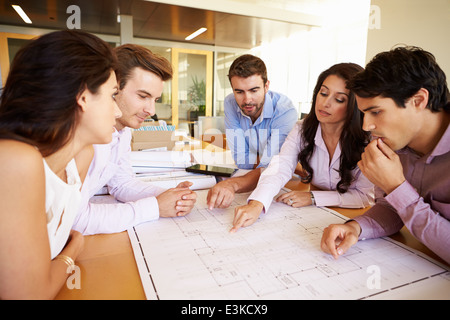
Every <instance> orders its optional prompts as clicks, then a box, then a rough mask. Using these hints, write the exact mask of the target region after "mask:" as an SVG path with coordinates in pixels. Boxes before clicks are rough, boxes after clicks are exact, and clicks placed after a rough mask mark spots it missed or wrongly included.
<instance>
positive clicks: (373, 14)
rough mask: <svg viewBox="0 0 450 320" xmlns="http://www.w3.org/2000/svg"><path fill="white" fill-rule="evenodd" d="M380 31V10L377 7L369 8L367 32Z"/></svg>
mask: <svg viewBox="0 0 450 320" xmlns="http://www.w3.org/2000/svg"><path fill="white" fill-rule="evenodd" d="M373 29H381V9H380V7H379V6H377V5H371V6H370V14H369V30H373Z"/></svg>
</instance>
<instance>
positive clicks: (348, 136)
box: [231, 63, 374, 232]
mask: <svg viewBox="0 0 450 320" xmlns="http://www.w3.org/2000/svg"><path fill="white" fill-rule="evenodd" d="M361 70H363V69H362V67H360V66H359V65H357V64H353V63H340V64H336V65H334V66H332V67H331V68H329V69H327V70H325V71H324V72H322V73H321V74H320V76H319V78H318V80H317V84H316V87H315V89H314V94H313V101H312V106H313V108H312V110H311V112H310V113H309V115H308V116H307V117H306V118H305V119H304V120H302V121H299V122H298V123H297V124H296V126H295V127H294V128H293V129H292V131H291V132H290V133H289V135H288V137H287V138H286V141H285V142H284V144H283V146H282V148H281V150H280V153H279V155H277V156H274V157H273V158H272V161H271V162H270V165H269V166H268V168H267V169H266V170H265V171H264V172H263V173H262V174H261V177H260V179H259V181H258V185H257V187H256V189H255V190H254V191H253V192H252V194H251V195H250V197H249V199H248V200H249V202H248V204H247V205H244V206H241V207H238V208H236V209H235V216H234V221H233V228H232V229H231V231H232V232H235V231H236V230H237V229H239V228H240V227H245V226H249V225H251V224H252V223H254V222H255V221H256V220H257V219H258V217H259V215H260V213H261V212H267V211H268V210H269V207H270V204H271V203H272V199H273V198H274V197H275V196H276V195H277V194H278V193H279V191H280V189H281V188H282V187H283V186H284V185H285V184H286V183H287V182H288V181H289V180H290V179H291V177H292V174H293V172H294V170H295V168H296V165H297V163H298V162H300V164H301V165H302V168H303V171H304V176H305V177H304V178H303V179H302V180H304V182H306V183H311V184H312V185H314V186H315V187H316V188H318V189H320V190H321V191H312V192H309V191H308V192H302V191H290V192H287V193H284V194H282V195H280V196H278V197H277V199H276V201H280V202H284V203H286V204H287V205H290V206H293V207H296V208H297V207H301V206H308V205H317V206H339V207H346V208H364V207H366V206H369V205H372V204H373V201H374V187H373V184H372V183H371V182H370V181H369V180H368V179H367V178H366V177H365V176H364V175H363V174H362V173H361V171H360V170H359V168H358V166H357V162H358V161H359V160H360V159H361V153H362V152H363V150H364V147H365V146H366V145H367V143H368V142H369V136H368V133H366V132H364V131H363V130H362V114H361V112H360V111H359V110H358V107H357V104H356V99H355V97H354V95H353V93H352V92H350V91H349V90H348V89H347V88H346V83H347V82H348V81H349V79H351V77H352V76H354V75H355V74H356V73H357V72H359V71H361Z"/></svg>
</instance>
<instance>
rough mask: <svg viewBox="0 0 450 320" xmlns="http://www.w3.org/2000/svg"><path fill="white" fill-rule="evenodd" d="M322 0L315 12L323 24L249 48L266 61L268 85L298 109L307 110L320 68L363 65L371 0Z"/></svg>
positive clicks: (306, 111) (309, 106) (322, 69)
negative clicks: (348, 64)
mask: <svg viewBox="0 0 450 320" xmlns="http://www.w3.org/2000/svg"><path fill="white" fill-rule="evenodd" d="M321 3H322V6H321V7H317V8H316V9H317V11H316V12H314V13H315V14H317V15H319V14H320V15H321V16H322V17H323V21H324V24H323V26H322V27H320V28H319V27H314V28H311V29H310V30H309V31H301V32H298V33H297V34H294V35H292V36H291V37H289V38H283V39H279V40H276V41H273V42H271V43H265V44H263V45H261V46H260V47H257V48H254V49H252V50H251V52H252V53H253V54H255V55H257V56H259V57H261V59H263V60H264V62H265V63H266V66H267V69H268V78H269V80H270V89H271V90H273V91H278V92H280V93H284V94H286V95H287V96H288V97H289V98H291V100H292V101H293V102H294V105H296V106H298V107H299V110H298V111H299V113H300V112H302V113H308V112H309V110H310V108H311V104H310V103H311V100H312V91H313V89H314V86H315V84H316V81H317V78H318V76H319V74H320V73H321V72H322V71H324V70H325V69H328V68H329V67H330V66H332V65H333V64H336V63H339V62H354V63H358V64H359V65H361V66H364V65H365V59H366V46H367V29H368V20H369V11H370V10H369V9H370V0H340V1H323V2H321Z"/></svg>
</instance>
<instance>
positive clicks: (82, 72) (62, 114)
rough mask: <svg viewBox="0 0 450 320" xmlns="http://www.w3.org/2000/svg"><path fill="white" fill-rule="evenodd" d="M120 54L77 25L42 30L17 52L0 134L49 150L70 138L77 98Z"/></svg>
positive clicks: (1, 104) (0, 108) (1, 107)
mask: <svg viewBox="0 0 450 320" xmlns="http://www.w3.org/2000/svg"><path fill="white" fill-rule="evenodd" d="M116 66H117V60H116V58H115V55H114V54H113V52H112V50H111V48H110V47H109V45H108V44H107V43H106V42H104V41H103V40H101V39H99V38H98V37H96V36H94V35H92V34H89V33H86V32H83V31H79V30H63V31H57V32H52V33H49V34H46V35H44V36H41V37H39V38H37V39H35V40H32V41H31V43H29V44H27V45H26V46H25V47H23V48H22V49H21V50H19V52H18V53H17V54H16V56H15V57H14V60H13V62H12V64H11V69H10V71H9V75H8V79H7V81H6V85H5V87H4V88H3V90H2V95H1V100H0V138H9V139H16V140H21V141H24V142H27V143H30V144H32V145H34V146H36V147H37V148H38V149H39V151H40V152H41V154H42V155H43V156H44V157H45V156H48V155H50V154H52V153H54V152H56V151H57V150H59V149H60V148H61V147H63V146H64V145H65V144H67V143H68V142H69V141H70V139H72V137H73V134H74V129H75V128H76V126H77V124H78V121H79V109H78V103H77V98H78V96H79V94H80V93H81V92H83V91H84V90H85V89H86V88H87V89H88V90H89V91H91V92H92V93H94V94H95V93H97V91H98V89H99V87H100V86H101V85H102V84H103V83H105V82H106V81H107V80H108V79H109V77H110V75H111V71H112V70H114V71H115V70H116Z"/></svg>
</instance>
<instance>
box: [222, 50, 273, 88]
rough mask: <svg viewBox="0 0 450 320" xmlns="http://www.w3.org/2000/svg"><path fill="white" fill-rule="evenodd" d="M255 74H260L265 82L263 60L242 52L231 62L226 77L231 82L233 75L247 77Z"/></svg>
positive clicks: (265, 70)
mask: <svg viewBox="0 0 450 320" xmlns="http://www.w3.org/2000/svg"><path fill="white" fill-rule="evenodd" d="M255 74H258V75H260V76H261V78H262V79H263V82H264V85H265V84H266V82H267V68H266V65H265V63H264V61H262V60H261V59H260V58H258V57H256V56H253V55H251V54H244V55H242V56H240V57H238V58H237V59H236V60H234V61H233V63H232V64H231V66H230V70H229V72H228V79H229V80H230V82H231V78H232V77H234V76H238V77H241V78H248V77H250V76H253V75H255Z"/></svg>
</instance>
